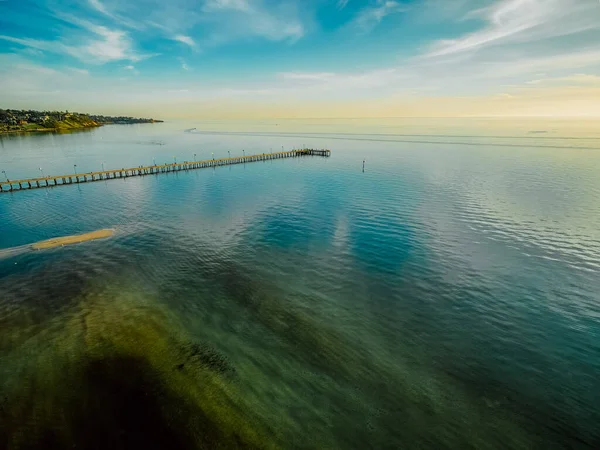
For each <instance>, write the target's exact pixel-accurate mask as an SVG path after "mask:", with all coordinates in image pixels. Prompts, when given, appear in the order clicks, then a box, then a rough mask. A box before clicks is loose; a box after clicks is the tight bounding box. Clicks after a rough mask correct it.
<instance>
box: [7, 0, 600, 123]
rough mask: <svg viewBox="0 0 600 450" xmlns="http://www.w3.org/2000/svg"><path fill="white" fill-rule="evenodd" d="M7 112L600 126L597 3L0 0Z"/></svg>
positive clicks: (521, 0)
mask: <svg viewBox="0 0 600 450" xmlns="http://www.w3.org/2000/svg"><path fill="white" fill-rule="evenodd" d="M0 77H1V79H2V80H3V82H2V83H0V98H1V99H2V106H3V107H13V108H21V107H27V108H40V109H41V108H51V109H69V110H79V111H88V112H98V113H107V114H118V113H123V114H133V115H144V116H149V115H153V116H156V117H159V116H160V117H167V118H171V117H199V118H221V117H222V118H229V117H236V118H237V117H240V118H241V117H243V118H246V117H247V118H262V117H363V116H364V117H377V116H381V117H390V116H494V115H500V116H502V115H507V116H518V115H534V116H545V115H550V116H560V115H564V116H599V115H600V93H599V92H600V2H599V1H598V0H410V1H409V0H405V1H400V0H201V1H191V0H170V1H158V0H138V1H135V2H133V1H127V2H126V1H119V0H81V1H73V0H0Z"/></svg>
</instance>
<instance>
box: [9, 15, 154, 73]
mask: <svg viewBox="0 0 600 450" xmlns="http://www.w3.org/2000/svg"><path fill="white" fill-rule="evenodd" d="M63 18H64V19H65V20H68V21H69V22H70V23H72V24H73V25H76V26H78V27H80V30H81V31H84V32H87V35H86V36H83V35H82V36H81V37H77V38H76V39H74V36H70V37H69V39H65V40H57V41H45V40H39V39H30V38H15V37H12V36H5V35H0V39H2V40H6V41H9V42H14V43H16V44H19V45H22V46H24V47H27V48H33V49H36V50H44V51H48V52H51V53H58V54H67V55H70V56H73V57H75V58H78V59H80V60H81V61H84V62H87V63H90V64H104V63H107V62H112V61H122V60H129V61H141V60H142V59H146V58H149V57H151V56H154V55H147V54H146V55H145V54H140V53H138V52H136V51H135V50H134V47H133V42H132V40H131V39H130V38H129V35H128V34H127V33H126V32H124V31H121V30H114V29H109V28H107V27H104V26H99V25H95V24H93V23H91V22H88V21H86V20H82V19H78V18H74V17H71V16H64V17H63ZM81 31H80V32H81ZM73 41H82V42H84V43H83V44H82V45H78V46H74V45H72V44H71V42H73Z"/></svg>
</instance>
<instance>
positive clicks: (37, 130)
mask: <svg viewBox="0 0 600 450" xmlns="http://www.w3.org/2000/svg"><path fill="white" fill-rule="evenodd" d="M152 123H164V120H155V121H153V122H133V123H97V124H95V125H85V126H80V127H68V128H61V127H57V128H29V129H23V130H0V136H2V135H4V134H15V133H50V132H64V131H76V130H87V129H89V128H100V127H103V126H105V125H140V124H141V125H145V124H152Z"/></svg>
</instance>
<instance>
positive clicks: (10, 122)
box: [0, 109, 162, 133]
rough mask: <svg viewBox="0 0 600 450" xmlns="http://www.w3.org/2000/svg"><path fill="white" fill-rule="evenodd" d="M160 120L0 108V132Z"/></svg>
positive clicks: (61, 128)
mask: <svg viewBox="0 0 600 450" xmlns="http://www.w3.org/2000/svg"><path fill="white" fill-rule="evenodd" d="M155 122H162V120H155V119H141V118H135V117H125V116H119V117H112V116H100V115H95V114H81V113H76V112H69V111H64V112H63V111H34V110H17V109H0V133H17V132H24V131H25V132H27V131H67V130H75V129H79V128H90V127H100V126H102V125H107V124H132V123H155Z"/></svg>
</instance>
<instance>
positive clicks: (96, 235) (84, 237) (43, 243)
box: [31, 228, 115, 250]
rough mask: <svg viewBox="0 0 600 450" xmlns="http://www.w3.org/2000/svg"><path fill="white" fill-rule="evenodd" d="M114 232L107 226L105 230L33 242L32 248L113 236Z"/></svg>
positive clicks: (38, 248) (77, 242) (59, 245)
mask: <svg viewBox="0 0 600 450" xmlns="http://www.w3.org/2000/svg"><path fill="white" fill-rule="evenodd" d="M114 233H115V230H113V229H110V228H106V229H103V230H97V231H92V232H91V233H84V234H76V235H73V236H64V237H58V238H52V239H48V240H46V241H40V242H36V243H35V244H31V248H33V249H34V250H43V249H47V248H54V247H61V246H63V245H70V244H79V243H80V242H86V241H93V240H95V239H104V238H107V237H111V236H112V235H113V234H114Z"/></svg>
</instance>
